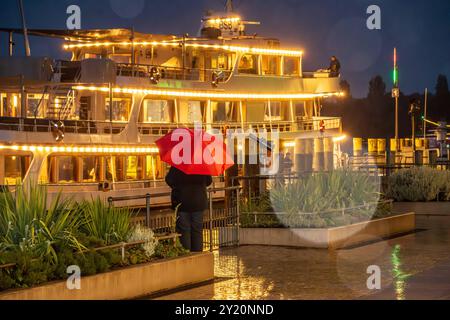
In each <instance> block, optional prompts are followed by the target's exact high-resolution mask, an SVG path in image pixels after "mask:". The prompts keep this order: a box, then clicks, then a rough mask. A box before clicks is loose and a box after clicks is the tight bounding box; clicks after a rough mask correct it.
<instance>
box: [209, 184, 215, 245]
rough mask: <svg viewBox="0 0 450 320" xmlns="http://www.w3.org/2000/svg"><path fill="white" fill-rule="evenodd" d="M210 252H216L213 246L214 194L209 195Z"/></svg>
mask: <svg viewBox="0 0 450 320" xmlns="http://www.w3.org/2000/svg"><path fill="white" fill-rule="evenodd" d="M209 251H211V252H213V251H214V246H213V201H212V194H211V192H210V193H209Z"/></svg>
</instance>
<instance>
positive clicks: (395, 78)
mask: <svg viewBox="0 0 450 320" xmlns="http://www.w3.org/2000/svg"><path fill="white" fill-rule="evenodd" d="M392 82H393V83H394V86H395V87H397V86H398V68H395V69H394V70H393V72H392Z"/></svg>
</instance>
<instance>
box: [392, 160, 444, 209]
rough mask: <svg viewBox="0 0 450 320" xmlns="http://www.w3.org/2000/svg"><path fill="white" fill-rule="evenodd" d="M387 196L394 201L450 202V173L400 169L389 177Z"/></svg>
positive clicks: (434, 170) (419, 168)
mask: <svg viewBox="0 0 450 320" xmlns="http://www.w3.org/2000/svg"><path fill="white" fill-rule="evenodd" d="M387 194H388V196H389V197H390V198H392V199H394V200H396V201H413V202H414V201H434V200H439V196H440V195H443V199H444V200H450V172H448V171H442V170H437V169H433V168H427V167H414V168H408V169H401V170H399V171H397V172H395V173H394V174H392V175H391V176H390V177H389V187H388V192H387Z"/></svg>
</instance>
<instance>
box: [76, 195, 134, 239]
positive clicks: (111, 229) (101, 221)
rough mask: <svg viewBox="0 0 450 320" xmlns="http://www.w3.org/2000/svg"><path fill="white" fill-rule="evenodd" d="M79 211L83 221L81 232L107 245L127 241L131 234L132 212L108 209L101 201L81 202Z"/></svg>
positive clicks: (124, 209)
mask: <svg viewBox="0 0 450 320" xmlns="http://www.w3.org/2000/svg"><path fill="white" fill-rule="evenodd" d="M79 210H80V213H81V216H82V217H83V219H84V221H83V225H82V226H81V230H82V231H83V232H84V233H85V234H88V235H90V236H93V237H95V238H98V239H101V240H103V241H105V244H107V245H111V244H117V243H120V242H125V241H127V239H128V238H129V236H130V234H131V232H132V226H131V223H130V220H131V217H132V214H133V212H132V211H131V210H130V209H128V208H115V207H110V206H109V205H108V204H106V203H105V202H104V201H102V200H101V199H95V200H94V199H93V200H92V201H85V202H83V203H82V204H81V205H80V207H79Z"/></svg>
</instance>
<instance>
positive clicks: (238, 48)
mask: <svg viewBox="0 0 450 320" xmlns="http://www.w3.org/2000/svg"><path fill="white" fill-rule="evenodd" d="M184 45H185V47H190V48H203V49H215V50H225V51H231V52H238V53H254V54H262V55H280V56H291V57H301V56H303V51H298V50H283V49H268V48H253V47H241V46H228V45H219V44H201V43H185V44H184ZM111 46H124V47H125V46H130V47H131V46H144V47H150V46H154V47H157V46H160V47H179V46H180V42H166V41H136V42H134V41H133V42H131V41H123V42H87V43H76V44H65V45H64V46H63V47H64V49H66V50H68V49H76V48H92V47H111Z"/></svg>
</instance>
